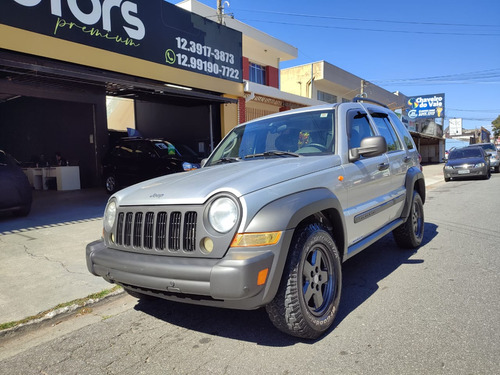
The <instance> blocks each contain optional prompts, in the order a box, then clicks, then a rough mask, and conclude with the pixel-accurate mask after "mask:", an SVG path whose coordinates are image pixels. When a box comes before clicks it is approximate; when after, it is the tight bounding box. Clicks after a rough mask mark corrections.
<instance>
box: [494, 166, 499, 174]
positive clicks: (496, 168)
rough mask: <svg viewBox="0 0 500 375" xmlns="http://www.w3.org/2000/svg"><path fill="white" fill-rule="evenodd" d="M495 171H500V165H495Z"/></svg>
mask: <svg viewBox="0 0 500 375" xmlns="http://www.w3.org/2000/svg"><path fill="white" fill-rule="evenodd" d="M495 173H500V166H498V165H497V166H496V167H495Z"/></svg>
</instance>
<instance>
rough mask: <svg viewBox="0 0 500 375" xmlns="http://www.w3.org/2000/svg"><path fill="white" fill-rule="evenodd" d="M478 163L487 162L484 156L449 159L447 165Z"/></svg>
mask: <svg viewBox="0 0 500 375" xmlns="http://www.w3.org/2000/svg"><path fill="white" fill-rule="evenodd" d="M478 163H485V161H484V159H483V158H479V157H478V158H460V159H451V160H450V159H448V161H447V162H446V165H447V166H449V167H455V166H457V165H464V164H478Z"/></svg>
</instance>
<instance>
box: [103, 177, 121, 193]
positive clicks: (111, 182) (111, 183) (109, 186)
mask: <svg viewBox="0 0 500 375" xmlns="http://www.w3.org/2000/svg"><path fill="white" fill-rule="evenodd" d="M104 187H105V188H106V191H107V192H108V194H113V193H115V192H116V191H117V190H118V182H117V180H116V177H115V176H114V175H112V174H110V175H107V176H106V179H105V180H104Z"/></svg>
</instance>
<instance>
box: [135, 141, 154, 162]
mask: <svg viewBox="0 0 500 375" xmlns="http://www.w3.org/2000/svg"><path fill="white" fill-rule="evenodd" d="M135 152H136V155H137V157H139V158H141V159H150V158H156V157H157V155H156V153H155V152H154V150H153V148H152V146H151V144H150V143H149V142H139V143H138V144H137V148H136V150H135Z"/></svg>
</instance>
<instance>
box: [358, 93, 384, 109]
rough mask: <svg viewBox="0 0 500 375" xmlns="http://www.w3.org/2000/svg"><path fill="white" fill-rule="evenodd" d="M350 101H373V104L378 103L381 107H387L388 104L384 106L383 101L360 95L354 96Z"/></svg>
mask: <svg viewBox="0 0 500 375" xmlns="http://www.w3.org/2000/svg"><path fill="white" fill-rule="evenodd" d="M352 101H353V102H354V103H357V102H370V103H375V104H378V105H380V106H382V107H385V108H389V107H388V106H386V105H385V104H383V103H380V102H377V101H376V100H373V99H369V98H364V97H362V96H355V97H354V98H353V99H352Z"/></svg>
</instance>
